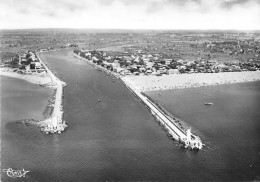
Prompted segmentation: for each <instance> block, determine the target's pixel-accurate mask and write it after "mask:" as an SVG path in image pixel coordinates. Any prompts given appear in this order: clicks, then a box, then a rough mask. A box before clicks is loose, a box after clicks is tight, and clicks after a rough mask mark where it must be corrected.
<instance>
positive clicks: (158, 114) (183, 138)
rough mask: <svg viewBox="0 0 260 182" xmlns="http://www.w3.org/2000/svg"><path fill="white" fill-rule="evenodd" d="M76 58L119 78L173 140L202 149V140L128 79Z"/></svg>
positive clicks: (192, 147) (189, 146) (187, 146)
mask: <svg viewBox="0 0 260 182" xmlns="http://www.w3.org/2000/svg"><path fill="white" fill-rule="evenodd" d="M72 54H73V55H74V56H75V57H77V58H79V59H81V60H83V61H86V62H87V63H88V64H90V65H92V66H93V67H95V69H96V68H97V69H98V70H101V71H104V72H106V73H110V74H111V75H113V76H114V77H116V78H118V79H119V80H120V81H121V82H122V84H123V85H124V86H125V87H126V88H127V89H128V90H129V91H130V92H131V93H133V94H134V95H135V96H136V97H137V98H138V99H139V101H140V102H142V103H143V104H144V105H145V107H147V108H148V109H149V111H150V112H151V114H152V115H153V116H154V117H155V118H156V120H157V121H158V122H160V123H161V124H162V125H163V126H164V128H165V129H166V130H167V132H168V135H170V136H171V137H172V138H174V139H175V140H178V141H179V142H181V143H183V144H184V146H185V147H186V148H191V149H202V147H203V144H202V142H201V140H200V138H199V137H198V136H196V135H193V134H192V133H191V132H190V130H188V131H187V132H186V131H185V130H184V129H182V128H180V127H179V126H178V125H177V123H175V120H174V119H172V118H171V117H169V116H168V115H166V114H165V113H164V112H163V111H162V110H161V109H160V108H159V107H158V106H156V104H154V103H153V102H152V101H151V100H150V99H149V98H148V97H146V96H145V95H143V94H142V93H141V92H140V91H139V90H138V89H136V88H135V87H133V85H132V84H131V83H129V82H128V80H127V79H126V77H123V76H121V75H119V74H117V73H114V72H112V71H109V70H107V69H106V68H103V67H101V66H99V65H96V64H94V63H92V62H90V61H89V60H87V59H85V58H82V57H80V56H79V55H76V54H74V53H72Z"/></svg>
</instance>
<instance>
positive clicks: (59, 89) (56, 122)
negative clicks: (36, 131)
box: [0, 54, 67, 134]
mask: <svg viewBox="0 0 260 182" xmlns="http://www.w3.org/2000/svg"><path fill="white" fill-rule="evenodd" d="M36 55H37V57H38V54H36ZM38 59H39V61H40V62H41V64H42V65H43V66H44V68H45V69H46V71H47V74H45V73H44V74H39V73H31V74H20V73H17V72H14V69H11V68H7V67H4V68H1V70H0V75H1V76H7V77H12V78H17V79H22V80H25V81H28V82H30V83H33V84H38V85H40V86H43V87H51V88H55V89H56V92H55V96H54V104H53V105H52V107H53V111H52V112H51V113H50V114H49V115H50V116H49V117H48V118H46V119H44V120H41V121H37V120H34V119H27V120H23V121H21V123H23V124H30V125H35V126H38V127H40V128H41V130H42V131H43V132H45V133H46V134H48V133H56V132H57V133H61V132H62V131H65V128H67V125H66V124H65V121H64V120H63V109H62V97H63V86H65V85H66V83H64V82H62V81H61V80H59V79H58V78H57V77H56V76H55V75H54V74H53V73H52V72H51V70H50V69H49V68H48V67H47V66H46V65H45V64H44V63H43V62H42V61H41V59H40V58H39V57H38Z"/></svg>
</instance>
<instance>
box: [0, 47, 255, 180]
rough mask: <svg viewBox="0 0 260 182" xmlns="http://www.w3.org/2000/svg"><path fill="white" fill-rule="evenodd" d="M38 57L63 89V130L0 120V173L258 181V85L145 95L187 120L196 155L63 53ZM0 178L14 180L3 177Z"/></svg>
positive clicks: (107, 81)
mask: <svg viewBox="0 0 260 182" xmlns="http://www.w3.org/2000/svg"><path fill="white" fill-rule="evenodd" d="M41 57H42V59H43V60H44V61H45V62H46V63H47V64H48V66H49V67H51V69H53V70H54V71H55V72H57V73H56V74H57V76H58V77H59V78H60V79H61V80H62V81H65V82H66V83H67V84H68V86H67V87H65V89H64V112H65V113H64V119H65V120H66V122H67V124H68V125H69V128H68V129H67V131H66V132H65V133H62V134H59V135H45V134H43V133H40V132H38V131H34V130H33V129H31V128H25V129H23V130H19V131H17V130H13V129H12V128H16V127H20V126H15V125H12V126H10V127H9V129H6V126H8V123H10V122H11V121H10V120H7V119H5V120H4V121H3V120H2V121H1V122H2V127H1V130H2V132H3V133H2V144H3V143H6V144H7V145H6V147H4V148H3V147H2V168H3V169H6V168H9V167H12V168H13V169H22V168H24V169H25V170H29V171H30V172H29V173H27V174H26V177H25V178H24V179H23V180H24V181H106V180H107V181H138V180H139V181H148V180H150V181H174V180H175V181H183V180H253V179H259V157H260V153H259V152H260V150H259V146H260V143H259V141H260V139H259V138H260V137H259V131H260V130H259V114H258V112H257V111H258V110H257V109H259V89H260V85H259V84H258V83H246V84H233V85H230V86H227V87H223V88H222V87H214V88H213V87H211V88H198V90H196V89H195V90H178V91H177V92H176V91H166V92H162V96H160V97H159V96H158V94H157V93H156V92H151V93H148V94H149V95H150V96H152V97H153V98H154V99H155V100H157V101H158V102H159V103H160V104H161V105H162V106H164V107H165V108H167V110H168V111H169V112H171V113H172V114H173V115H177V116H178V117H180V118H181V119H183V120H185V122H186V121H187V123H188V124H189V125H190V126H191V127H192V130H193V131H195V132H196V134H198V135H199V136H200V137H201V138H202V141H203V142H205V143H206V146H207V147H206V148H205V149H204V150H203V151H199V152H194V151H189V150H186V149H183V148H182V147H181V146H179V144H178V143H177V142H174V141H172V140H171V139H170V138H169V137H168V136H167V134H166V132H165V131H164V130H163V128H162V127H161V126H160V125H159V124H158V123H157V122H156V121H155V120H154V118H153V117H152V116H151V114H150V113H149V111H148V110H147V109H146V108H145V107H144V106H143V105H142V104H141V103H140V102H139V100H138V99H137V98H135V97H134V96H133V95H132V94H131V93H130V92H129V91H128V90H127V89H126V88H125V87H124V86H123V85H122V84H121V83H120V82H119V81H116V82H113V80H112V79H111V78H110V77H109V76H106V75H105V74H104V73H102V72H100V71H96V70H94V69H93V68H92V67H91V66H89V65H88V64H87V63H85V62H83V61H81V60H78V59H76V58H73V57H72V56H71V55H70V54H68V52H67V51H59V52H52V53H45V54H42V55H41ZM238 88H239V89H238ZM204 89H212V91H205V90H204ZM225 89H227V90H226V91H225ZM239 90H240V91H239ZM21 92H23V90H21ZM216 94H217V95H216ZM218 94H219V95H218ZM188 95H190V97H188ZM98 100H100V101H101V102H98ZM204 102H213V103H214V105H213V106H209V107H207V106H205V105H204ZM232 103H233V104H232ZM17 104H20V105H19V106H20V107H22V106H24V103H23V102H20V103H17ZM241 105H243V107H242V106H241ZM17 107H18V106H17ZM1 109H2V108H1ZM228 111H229V112H228ZM7 112H9V113H10V115H16V113H17V111H15V110H8V111H7ZM239 115H240V116H239ZM241 115H242V116H241ZM15 119H17V118H15ZM32 133H33V134H32ZM2 180H3V181H5V180H7V181H8V180H10V181H11V180H14V181H19V180H20V179H10V178H9V177H7V176H6V174H5V173H3V172H2Z"/></svg>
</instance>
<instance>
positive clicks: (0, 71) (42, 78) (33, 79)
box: [0, 68, 52, 86]
mask: <svg viewBox="0 0 260 182" xmlns="http://www.w3.org/2000/svg"><path fill="white" fill-rule="evenodd" d="M0 75H1V76H8V77H12V78H17V79H22V80H25V81H28V82H30V83H33V84H39V85H46V86H47V85H52V84H51V82H52V81H51V78H50V77H49V76H48V75H47V74H41V75H39V74H30V75H29V74H20V73H16V72H14V70H13V69H11V68H0Z"/></svg>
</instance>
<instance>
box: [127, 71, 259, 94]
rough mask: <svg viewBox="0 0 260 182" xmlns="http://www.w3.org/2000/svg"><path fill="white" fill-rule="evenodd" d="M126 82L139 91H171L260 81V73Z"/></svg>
mask: <svg viewBox="0 0 260 182" xmlns="http://www.w3.org/2000/svg"><path fill="white" fill-rule="evenodd" d="M125 80H126V81H127V82H128V84H130V85H131V86H132V87H134V88H135V89H137V90H139V91H142V92H143V91H157V90H171V89H182V88H192V87H203V86H210V85H219V84H230V83H243V82H251V81H258V80H260V72H259V71H250V72H249V71H248V72H225V73H195V74H174V75H163V76H152V75H150V76H125Z"/></svg>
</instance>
